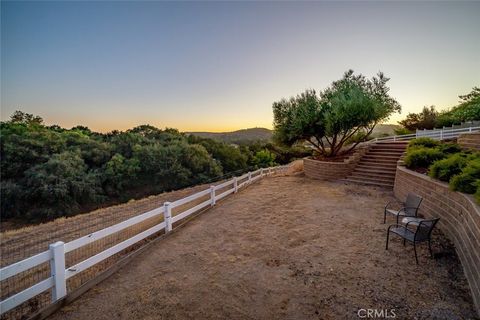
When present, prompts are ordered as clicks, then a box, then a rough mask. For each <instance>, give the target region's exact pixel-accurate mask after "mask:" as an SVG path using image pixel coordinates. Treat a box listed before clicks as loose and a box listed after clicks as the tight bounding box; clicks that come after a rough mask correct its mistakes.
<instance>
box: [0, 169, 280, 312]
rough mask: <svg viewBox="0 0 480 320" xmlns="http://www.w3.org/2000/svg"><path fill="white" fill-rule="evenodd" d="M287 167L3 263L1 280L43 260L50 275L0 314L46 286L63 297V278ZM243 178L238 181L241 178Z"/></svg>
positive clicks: (223, 185)
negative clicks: (74, 259)
mask: <svg viewBox="0 0 480 320" xmlns="http://www.w3.org/2000/svg"><path fill="white" fill-rule="evenodd" d="M287 168H288V165H285V166H277V167H270V168H262V169H258V170H256V171H253V172H248V173H246V174H244V175H242V176H240V177H233V178H232V179H231V180H228V181H226V182H223V183H221V184H219V185H213V186H211V187H210V188H209V189H206V190H203V191H200V192H197V193H195V194H192V195H190V196H187V197H185V198H183V199H180V200H176V201H174V202H165V203H164V205H163V206H161V207H159V208H156V209H153V210H151V211H148V212H145V213H143V214H140V215H138V216H135V217H133V218H130V219H128V220H125V221H123V222H120V223H118V224H116V225H113V226H111V227H108V228H105V229H102V230H99V231H96V232H94V233H91V234H88V235H86V236H83V237H81V238H78V239H75V240H73V241H70V242H67V243H64V242H62V241H58V242H56V243H53V244H51V245H50V246H49V250H46V251H44V252H42V253H39V254H37V255H34V256H32V257H30V258H27V259H24V260H22V261H19V262H16V263H14V264H11V265H9V266H6V267H3V268H1V269H0V281H3V280H6V279H8V278H10V277H13V276H15V275H17V274H19V273H21V272H24V271H27V270H29V269H32V268H34V267H37V266H39V265H41V264H43V263H46V262H50V277H48V278H47V279H45V280H42V281H40V282H38V283H36V284H35V285H33V286H31V287H29V288H27V289H25V290H23V291H21V292H19V293H16V294H14V295H12V296H10V297H8V298H6V299H4V300H3V301H0V314H3V313H5V312H7V311H9V310H11V309H13V308H15V307H16V306H18V305H20V304H22V303H24V302H25V301H28V300H29V299H31V298H33V297H35V296H37V295H39V294H41V293H43V292H45V291H47V290H48V289H50V288H52V302H55V301H57V300H59V299H62V298H63V297H65V296H66V295H67V286H66V283H67V282H66V280H67V279H69V278H71V277H73V276H75V275H77V274H78V273H80V272H82V271H84V270H86V269H88V268H90V267H92V266H94V265H95V264H97V263H99V262H101V261H103V260H105V259H107V258H108V257H111V256H112V255H114V254H116V253H119V252H120V251H122V250H124V249H126V248H128V247H130V246H131V245H133V244H135V243H137V242H139V241H141V240H143V239H145V238H147V237H149V236H151V235H153V234H155V233H157V232H159V231H162V230H165V233H168V232H170V231H171V230H172V224H173V223H175V222H177V221H179V220H182V219H184V218H186V217H188V216H189V215H191V214H193V213H195V212H197V211H199V210H201V209H204V208H206V207H209V206H214V205H215V203H216V201H218V200H220V199H222V198H224V197H226V196H228V195H230V194H232V193H236V192H237V191H238V190H239V189H241V188H243V187H245V186H247V185H249V184H251V183H252V182H254V181H257V180H259V179H261V178H263V177H265V176H268V175H271V174H274V173H279V172H284V171H285V170H286V169H287ZM242 180H245V181H243V182H241V183H239V182H240V181H242ZM229 186H232V187H231V188H229V189H227V190H226V191H223V192H222V193H220V194H216V192H217V191H218V190H221V189H224V188H226V187H229ZM207 195H210V197H209V199H208V200H206V201H203V202H202V203H200V204H198V205H196V206H194V207H192V208H190V209H187V210H185V211H183V212H181V213H178V214H176V215H175V216H174V217H172V209H173V208H175V207H179V206H181V205H184V204H186V203H189V202H191V201H194V200H197V199H199V198H201V197H205V196H207ZM161 214H163V218H164V220H163V221H162V222H161V223H159V224H157V225H155V226H153V227H151V228H149V229H147V230H145V231H143V232H141V233H139V234H137V235H135V236H133V237H131V238H129V239H127V240H125V241H123V242H120V243H118V244H116V245H114V246H113V247H110V248H108V249H106V250H104V251H102V252H100V253H98V254H96V255H93V256H91V257H89V258H87V259H86V260H83V261H81V262H79V263H77V264H75V265H73V266H70V267H68V268H66V266H65V254H66V253H68V252H70V251H73V250H76V249H78V248H81V247H83V246H86V245H88V244H90V243H92V242H94V241H97V240H99V239H102V238H105V237H107V236H109V235H112V234H114V233H116V232H119V231H121V230H123V229H126V228H128V227H131V226H134V225H136V224H139V223H141V222H142V221H145V220H147V219H150V218H152V217H155V216H158V215H161Z"/></svg>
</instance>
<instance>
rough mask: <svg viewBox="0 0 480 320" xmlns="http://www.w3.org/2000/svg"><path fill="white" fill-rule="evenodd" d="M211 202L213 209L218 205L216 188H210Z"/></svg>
mask: <svg viewBox="0 0 480 320" xmlns="http://www.w3.org/2000/svg"><path fill="white" fill-rule="evenodd" d="M210 200H211V201H212V203H211V206H212V207H213V206H214V205H215V203H216V201H215V186H210Z"/></svg>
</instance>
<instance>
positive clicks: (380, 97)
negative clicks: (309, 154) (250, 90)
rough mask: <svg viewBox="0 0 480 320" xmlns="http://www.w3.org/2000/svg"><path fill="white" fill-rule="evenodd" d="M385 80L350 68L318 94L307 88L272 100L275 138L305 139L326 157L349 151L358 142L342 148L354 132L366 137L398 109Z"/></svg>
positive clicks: (285, 142)
mask: <svg viewBox="0 0 480 320" xmlns="http://www.w3.org/2000/svg"><path fill="white" fill-rule="evenodd" d="M388 81H389V78H387V77H385V76H384V75H383V73H381V72H380V73H378V74H377V76H375V77H372V78H371V79H367V78H366V77H365V76H363V75H361V74H359V75H355V74H354V72H353V70H349V71H347V72H345V74H344V75H343V78H342V79H340V80H338V81H334V82H333V83H332V84H331V85H330V86H329V87H328V88H326V89H325V90H323V91H322V92H320V93H319V94H317V93H316V91H315V90H306V91H305V92H303V93H301V94H299V95H297V96H296V97H291V98H290V99H288V100H287V99H282V100H280V101H278V102H274V103H273V115H274V131H275V132H274V138H275V139H276V141H278V142H281V143H283V144H287V145H292V144H295V143H297V142H302V141H308V142H310V143H311V144H312V145H313V146H314V147H315V148H316V149H317V151H318V152H319V153H320V154H322V155H324V156H327V157H334V156H337V155H339V154H344V153H348V152H350V151H351V150H353V149H354V148H355V147H356V146H357V145H358V143H360V141H357V142H355V143H352V144H350V145H349V146H348V147H345V146H346V144H347V143H348V141H351V139H352V138H353V137H354V136H355V135H357V134H362V135H363V137H364V139H366V138H368V136H369V135H370V134H371V133H372V131H373V129H374V128H375V126H376V125H377V124H378V123H381V122H383V121H385V120H387V119H388V118H389V117H390V115H391V114H392V113H394V112H398V111H400V110H401V107H400V104H399V103H398V102H397V101H396V100H395V99H394V98H392V97H391V96H390V95H389V94H388V92H389V88H388V86H387V82H388Z"/></svg>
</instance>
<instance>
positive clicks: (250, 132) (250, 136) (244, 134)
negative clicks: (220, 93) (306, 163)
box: [186, 128, 272, 143]
mask: <svg viewBox="0 0 480 320" xmlns="http://www.w3.org/2000/svg"><path fill="white" fill-rule="evenodd" d="M186 133H187V134H193V135H195V136H199V137H202V138H210V139H215V140H220V141H223V142H226V143H239V142H252V141H268V140H270V139H271V138H272V130H269V129H266V128H249V129H242V130H237V131H232V132H186Z"/></svg>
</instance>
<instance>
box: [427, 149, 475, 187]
mask: <svg viewBox="0 0 480 320" xmlns="http://www.w3.org/2000/svg"><path fill="white" fill-rule="evenodd" d="M466 165H467V156H466V154H462V153H457V154H454V155H451V156H449V157H448V158H446V159H442V160H438V161H435V162H434V163H433V164H432V165H431V166H430V167H429V168H428V175H429V176H430V177H432V178H436V179H439V180H441V181H445V182H449V181H450V178H451V177H453V176H454V175H457V174H460V173H461V172H462V169H463V168H464V167H465V166H466Z"/></svg>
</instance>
